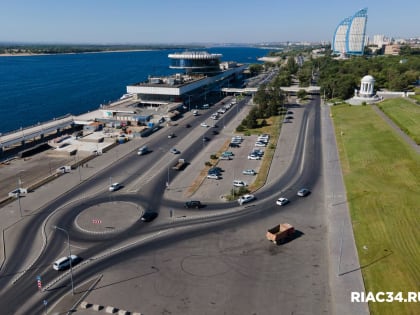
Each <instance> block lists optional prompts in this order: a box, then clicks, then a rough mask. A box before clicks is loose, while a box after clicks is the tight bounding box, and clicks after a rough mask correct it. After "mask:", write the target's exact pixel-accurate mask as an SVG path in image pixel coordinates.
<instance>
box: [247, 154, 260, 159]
mask: <svg viewBox="0 0 420 315" xmlns="http://www.w3.org/2000/svg"><path fill="white" fill-rule="evenodd" d="M248 160H261V156H258V155H254V154H250V155H248Z"/></svg>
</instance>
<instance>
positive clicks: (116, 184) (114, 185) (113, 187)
mask: <svg viewBox="0 0 420 315" xmlns="http://www.w3.org/2000/svg"><path fill="white" fill-rule="evenodd" d="M121 187H122V186H121V184H120V183H113V184H111V186H109V188H108V190H109V191H117V190H118V189H120V188H121Z"/></svg>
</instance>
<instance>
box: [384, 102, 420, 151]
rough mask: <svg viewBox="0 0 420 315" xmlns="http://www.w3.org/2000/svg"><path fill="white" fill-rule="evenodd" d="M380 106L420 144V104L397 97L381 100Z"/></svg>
mask: <svg viewBox="0 0 420 315" xmlns="http://www.w3.org/2000/svg"><path fill="white" fill-rule="evenodd" d="M378 106H379V108H380V109H381V110H382V111H383V112H384V113H385V114H386V115H387V116H388V117H390V118H391V119H392V120H393V121H394V122H395V123H396V124H397V125H398V126H399V127H400V128H401V130H402V131H404V132H405V133H406V134H407V135H408V136H409V137H411V138H412V139H413V140H414V141H415V142H416V143H417V144H420V106H419V105H416V104H414V103H412V102H410V101H408V100H405V99H402V98H397V99H389V100H386V101H383V102H381V103H380V104H379V105H378Z"/></svg>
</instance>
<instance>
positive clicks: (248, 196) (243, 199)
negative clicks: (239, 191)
mask: <svg viewBox="0 0 420 315" xmlns="http://www.w3.org/2000/svg"><path fill="white" fill-rule="evenodd" d="M254 199H255V196H254V195H251V194H246V195H243V196H241V197H240V198H239V199H238V203H239V204H240V205H243V204H244V203H247V202H250V201H252V200H254Z"/></svg>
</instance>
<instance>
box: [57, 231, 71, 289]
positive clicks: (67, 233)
mask: <svg viewBox="0 0 420 315" xmlns="http://www.w3.org/2000/svg"><path fill="white" fill-rule="evenodd" d="M54 228H55V229H56V230H60V231H63V232H64V233H66V235H67V246H68V249H69V259H70V279H71V294H72V295H74V283H73V263H72V261H71V249H70V236H69V232H67V230H65V229H63V228H61V227H58V226H54Z"/></svg>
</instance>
